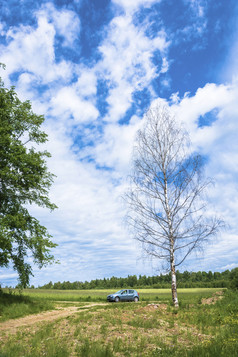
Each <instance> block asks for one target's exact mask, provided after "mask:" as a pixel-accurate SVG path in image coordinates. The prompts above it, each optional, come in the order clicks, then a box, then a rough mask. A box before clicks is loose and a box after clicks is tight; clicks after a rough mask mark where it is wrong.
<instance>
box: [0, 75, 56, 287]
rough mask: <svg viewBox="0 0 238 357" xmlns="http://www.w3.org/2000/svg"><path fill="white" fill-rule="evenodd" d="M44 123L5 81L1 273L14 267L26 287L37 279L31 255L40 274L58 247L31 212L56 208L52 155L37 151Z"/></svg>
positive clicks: (0, 86) (0, 105)
mask: <svg viewBox="0 0 238 357" xmlns="http://www.w3.org/2000/svg"><path fill="white" fill-rule="evenodd" d="M43 121H44V117H43V116H41V115H36V114H34V113H33V112H32V109H31V104H30V102H29V101H25V102H21V101H20V100H19V99H18V97H17V95H16V93H15V91H14V88H11V89H7V88H4V83H3V82H2V80H1V78H0V123H1V125H0V267H3V266H4V267H8V266H9V264H12V265H13V268H14V269H15V270H16V271H17V272H18V275H19V280H20V283H21V285H22V286H26V285H27V284H28V283H29V276H30V275H31V274H32V268H31V265H30V264H29V263H28V262H27V259H26V257H27V256H28V255H31V257H32V258H33V261H34V263H36V264H37V265H38V266H39V267H40V268H41V267H42V266H44V265H45V264H47V263H49V262H51V261H52V260H53V256H52V255H51V254H50V248H53V247H55V246H56V245H55V244H53V243H52V242H51V236H50V235H49V234H48V232H47V229H46V228H45V227H44V226H42V225H41V224H40V223H39V221H38V220H37V219H36V218H34V217H33V216H32V215H31V214H30V212H29V210H28V208H27V207H28V206H29V205H31V204H36V205H38V206H41V207H47V208H49V209H50V210H53V209H54V208H56V206H55V205H54V204H52V203H51V202H50V200H49V197H48V190H49V188H50V186H51V184H52V182H53V176H54V175H52V174H51V173H50V172H48V169H47V164H46V160H47V158H49V157H50V154H49V153H48V152H47V151H37V149H36V148H35V146H36V145H38V144H44V143H45V142H46V141H47V135H46V134H45V133H44V132H43V131H41V130H40V126H41V124H42V123H43Z"/></svg>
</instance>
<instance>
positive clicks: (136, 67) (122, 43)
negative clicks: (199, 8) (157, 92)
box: [98, 15, 169, 121]
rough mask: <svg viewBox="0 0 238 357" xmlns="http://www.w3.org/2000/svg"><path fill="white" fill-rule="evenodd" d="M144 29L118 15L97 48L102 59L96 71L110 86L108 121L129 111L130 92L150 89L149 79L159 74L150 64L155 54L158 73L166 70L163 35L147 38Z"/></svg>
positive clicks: (166, 43)
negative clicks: (158, 55)
mask: <svg viewBox="0 0 238 357" xmlns="http://www.w3.org/2000/svg"><path fill="white" fill-rule="evenodd" d="M145 30H146V26H143V25H141V27H140V28H138V27H136V26H135V25H134V24H133V22H132V18H131V16H128V15H126V16H118V17H116V18H114V19H113V20H112V22H111V23H110V27H109V31H108V36H107V37H106V38H105V40H104V41H103V43H102V45H101V46H100V47H99V50H100V52H101V53H102V56H103V60H102V61H101V62H100V63H99V64H98V69H99V70H100V72H102V73H103V74H104V77H105V78H106V79H107V80H108V81H109V82H110V84H111V87H112V88H111V89H110V92H109V96H108V98H107V102H108V103H109V106H110V110H109V114H108V118H109V120H111V121H117V120H119V119H120V118H121V116H122V115H123V114H124V113H125V112H126V110H127V109H129V107H130V105H131V100H132V94H133V92H135V91H138V90H142V89H144V88H147V87H149V85H150V82H151V80H152V79H153V78H155V77H157V76H158V75H159V72H157V67H156V66H155V65H154V64H153V62H152V57H153V53H154V52H155V51H159V52H160V53H161V57H162V68H161V69H160V72H161V73H164V72H166V71H167V70H168V61H167V59H166V56H165V54H166V51H167V48H168V45H169V43H168V42H167V41H166V34H165V33H164V32H163V31H160V32H159V33H158V34H157V36H156V37H154V38H153V39H150V38H148V37H147V36H146V35H145ZM119 101H120V102H119ZM120 103H121V104H120Z"/></svg>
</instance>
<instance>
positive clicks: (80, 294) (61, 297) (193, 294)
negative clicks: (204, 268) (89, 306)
mask: <svg viewBox="0 0 238 357" xmlns="http://www.w3.org/2000/svg"><path fill="white" fill-rule="evenodd" d="M218 290H221V289H218V288H200V289H199V288H192V289H178V297H179V299H181V301H182V302H187V301H190V300H195V301H197V300H199V299H201V298H204V297H207V296H209V295H210V294H211V293H214V292H216V291H218ZM116 291H117V289H114V290H112V289H110V290H109V289H102V290H53V289H50V290H46V289H25V290H23V295H25V296H30V297H32V298H34V299H43V300H51V301H79V302H90V301H93V302H99V301H101V302H103V301H106V299H107V295H108V294H111V293H112V292H116ZM137 291H138V292H139V294H140V300H141V301H166V302H168V303H169V302H170V301H171V290H170V289H138V290H137Z"/></svg>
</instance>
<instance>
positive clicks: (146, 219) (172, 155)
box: [126, 107, 223, 307]
mask: <svg viewBox="0 0 238 357" xmlns="http://www.w3.org/2000/svg"><path fill="white" fill-rule="evenodd" d="M202 161H203V160H202V157H201V156H200V155H198V154H196V153H192V152H191V145H190V138H189V135H188V133H187V132H186V131H185V130H184V129H183V127H182V126H181V125H179V124H178V123H177V122H176V120H175V118H174V117H173V116H172V115H171V113H170V111H169V108H168V107H158V108H156V109H152V110H149V111H148V112H147V114H146V119H145V124H144V127H143V128H142V129H141V130H139V131H138V133H137V137H136V141H135V147H134V155H133V171H132V175H131V185H130V189H129V191H128V192H127V194H126V201H127V203H128V206H129V211H128V217H127V218H128V223H129V225H130V226H131V227H132V228H133V232H134V235H135V238H136V239H137V240H138V241H140V242H141V243H142V245H143V248H144V249H145V252H146V253H148V254H149V255H151V256H153V257H156V258H159V259H162V260H164V261H165V262H167V264H168V267H169V269H170V271H171V279H172V281H171V290H172V299H173V304H174V306H175V307H178V306H179V303H178V297H177V284H176V267H177V266H178V265H180V264H181V263H183V261H184V260H185V259H186V257H187V256H188V255H189V254H190V253H191V252H192V251H193V250H194V249H196V248H199V247H201V246H202V244H203V243H204V242H205V241H206V240H208V238H209V237H211V236H213V235H216V234H217V233H218V231H219V229H220V227H221V226H222V224H223V223H222V221H221V220H219V219H218V218H216V217H215V216H214V217H211V216H209V217H208V216H207V215H206V214H205V209H206V200H204V197H203V194H204V193H205V191H206V189H207V187H208V185H209V184H210V183H211V181H210V180H209V179H205V178H204V177H203V174H202V171H203V170H202V168H203V162H202Z"/></svg>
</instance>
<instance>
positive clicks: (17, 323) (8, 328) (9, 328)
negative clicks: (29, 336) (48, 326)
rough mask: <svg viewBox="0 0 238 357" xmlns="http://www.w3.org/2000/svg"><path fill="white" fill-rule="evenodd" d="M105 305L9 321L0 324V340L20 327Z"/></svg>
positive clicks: (74, 308) (44, 313)
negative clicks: (5, 334)
mask: <svg viewBox="0 0 238 357" xmlns="http://www.w3.org/2000/svg"><path fill="white" fill-rule="evenodd" d="M104 305H107V304H105V303H98V304H90V305H83V306H68V307H63V308H62V307H60V308H58V309H57V310H51V311H46V312H42V313H40V314H36V315H29V316H25V317H21V318H19V319H11V320H8V321H4V322H1V323H0V339H1V334H2V333H8V334H9V333H11V334H14V333H16V332H17V330H18V328H20V327H30V326H32V325H35V324H36V323H39V322H50V321H53V320H56V319H59V318H61V317H67V316H70V315H72V314H75V313H77V312H79V311H80V308H83V309H85V308H88V309H89V308H90V307H93V306H104Z"/></svg>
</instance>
